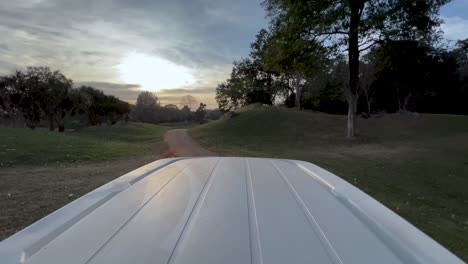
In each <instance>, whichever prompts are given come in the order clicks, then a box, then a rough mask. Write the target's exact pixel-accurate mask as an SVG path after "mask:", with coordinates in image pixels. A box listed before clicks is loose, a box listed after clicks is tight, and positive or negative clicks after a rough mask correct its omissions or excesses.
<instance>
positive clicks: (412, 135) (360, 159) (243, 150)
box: [191, 106, 468, 260]
mask: <svg viewBox="0 0 468 264" xmlns="http://www.w3.org/2000/svg"><path fill="white" fill-rule="evenodd" d="M345 125H346V117H345V116H336V115H327V114H323V113H313V112H308V111H300V112H299V111H296V110H291V109H284V108H275V107H260V106H251V107H247V108H245V109H243V110H241V111H240V112H239V115H238V116H236V117H233V118H232V119H227V120H219V121H216V122H211V123H208V124H206V125H203V126H198V127H195V128H193V129H192V130H191V134H192V136H193V137H194V138H195V139H196V140H197V141H198V142H200V144H202V145H203V146H205V147H206V148H208V149H210V150H212V151H215V152H218V153H220V154H223V155H229V156H257V157H279V158H288V159H299V160H306V161H309V162H313V163H315V164H317V165H319V166H322V167H323V168H325V169H327V170H330V171H332V172H333V173H335V174H337V175H339V176H340V177H342V178H344V179H345V180H347V181H348V182H350V183H352V184H354V185H355V186H358V187H359V188H361V189H362V190H364V191H365V192H367V193H369V194H370V195H371V196H373V197H374V198H376V199H377V200H379V201H380V202H382V203H383V204H385V205H386V206H388V207H389V208H391V209H392V210H393V211H395V212H396V213H398V214H400V215H401V216H403V217H404V218H405V219H407V220H409V221H410V222H411V223H413V224H414V225H416V226H417V227H418V228H420V229H422V230H423V231H424V232H425V233H427V234H428V235H430V236H431V237H433V238H434V239H436V240H437V241H439V242H440V243H441V244H442V245H444V246H446V247H447V248H449V249H450V250H452V251H453V252H455V253H456V254H458V255H459V256H461V257H462V258H464V259H465V260H468V210H467V208H468V117H467V116H452V115H425V114H422V115H419V116H407V115H400V114H392V115H385V116H381V117H374V118H371V119H367V120H362V119H359V120H358V130H359V134H360V136H359V137H358V138H357V139H352V140H350V139H346V138H345V134H346V133H345V128H346V127H345Z"/></svg>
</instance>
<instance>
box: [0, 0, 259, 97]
mask: <svg viewBox="0 0 468 264" xmlns="http://www.w3.org/2000/svg"><path fill="white" fill-rule="evenodd" d="M264 26H266V22H265V20H264V12H263V10H262V8H261V7H260V0H254V1H252V0H239V1H230V0H220V1H212V0H171V1H166V0H133V1H127V0H99V1H96V0H80V1H75V0H16V1H10V2H8V1H0V35H1V36H8V37H5V38H0V51H2V52H0V74H3V73H5V72H9V71H12V70H14V69H16V68H24V67H26V66H37V65H47V66H49V67H51V68H53V69H60V70H61V71H62V72H63V73H64V74H66V75H67V76H68V77H70V78H72V79H73V80H75V82H77V83H79V82H89V80H92V83H93V84H94V85H96V86H99V87H101V89H103V90H105V92H109V93H112V94H115V95H117V96H119V97H122V98H123V99H124V100H131V98H136V94H137V93H138V91H139V88H135V89H133V87H125V86H124V85H121V83H123V80H122V79H121V76H120V75H119V72H118V71H117V69H116V68H115V66H116V65H118V64H119V63H120V62H121V60H122V59H123V58H125V56H127V55H128V54H130V53H132V52H138V53H142V54H148V55H150V56H156V57H161V58H163V59H166V60H169V61H171V62H173V63H175V64H178V65H182V66H185V67H188V68H190V69H193V73H194V76H195V77H196V79H197V82H196V83H195V84H194V85H192V86H190V87H184V88H183V89H182V88H181V89H177V90H172V91H166V90H164V91H160V92H159V93H161V94H170V95H171V96H175V94H177V95H179V94H181V95H182V94H185V93H186V92H187V93H190V94H194V95H198V96H199V97H201V98H203V100H211V103H212V104H214V88H207V87H215V86H216V84H217V83H219V82H221V81H223V80H224V79H226V78H227V77H228V74H229V71H230V67H231V66H230V64H231V62H232V61H233V60H234V59H235V58H239V57H241V56H245V55H246V54H247V53H248V50H249V43H250V42H251V41H252V40H253V39H254V36H255V33H256V32H257V31H258V30H259V29H260V28H261V27H264ZM154 74H155V76H157V74H158V73H157V72H155V73H154ZM126 89H127V90H128V91H126ZM207 103H210V102H207Z"/></svg>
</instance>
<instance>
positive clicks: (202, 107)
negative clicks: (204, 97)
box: [131, 91, 221, 124]
mask: <svg viewBox="0 0 468 264" xmlns="http://www.w3.org/2000/svg"><path fill="white" fill-rule="evenodd" d="M197 103H198V101H197V99H195V97H193V96H191V95H186V96H183V97H182V98H181V100H180V104H179V105H180V106H182V107H181V108H180V109H179V107H178V106H177V105H175V104H167V105H164V106H162V105H161V103H160V100H159V98H158V96H157V95H156V93H153V92H149V91H144V92H141V93H140V94H139V95H138V97H137V101H136V105H135V107H134V109H133V111H132V114H131V118H132V120H134V121H137V122H144V123H151V124H159V123H174V122H198V123H204V122H205V121H206V120H207V119H211V120H214V119H218V118H219V117H220V116H221V112H220V111H219V110H207V109H206V104H204V103H202V102H200V103H199V104H198V108H197V109H196V110H195V111H192V108H194V107H195V106H196V105H197Z"/></svg>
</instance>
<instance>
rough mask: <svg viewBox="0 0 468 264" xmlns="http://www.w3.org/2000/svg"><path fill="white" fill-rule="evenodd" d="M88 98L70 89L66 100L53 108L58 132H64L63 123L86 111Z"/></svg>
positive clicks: (76, 90) (78, 91)
mask: <svg viewBox="0 0 468 264" xmlns="http://www.w3.org/2000/svg"><path fill="white" fill-rule="evenodd" d="M87 106H88V98H87V96H86V94H84V93H82V92H81V91H80V90H78V89H70V91H69V92H68V94H67V97H66V98H63V99H62V100H61V102H60V103H59V104H58V105H57V106H56V108H55V114H54V121H55V123H56V124H57V126H58V129H59V132H64V131H65V121H66V120H67V119H69V118H70V117H71V116H73V115H75V114H78V113H79V112H80V111H86V108H87Z"/></svg>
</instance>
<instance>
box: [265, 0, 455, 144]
mask: <svg viewBox="0 0 468 264" xmlns="http://www.w3.org/2000/svg"><path fill="white" fill-rule="evenodd" d="M449 1H450V0H373V1H371V0H298V1H292V0H264V2H263V5H264V7H265V8H266V10H267V13H268V16H269V17H270V18H272V23H273V24H279V25H281V30H283V31H285V32H287V34H288V35H292V36H296V37H293V39H312V40H316V41H319V42H321V43H324V44H326V43H329V42H332V43H334V44H335V46H336V47H343V46H344V47H346V51H347V53H348V65H349V86H348V88H347V89H346V90H347V91H346V95H347V100H348V137H354V136H355V135H356V129H355V121H356V108H357V94H358V88H359V58H360V53H361V52H362V51H363V50H366V49H369V48H370V47H372V46H373V45H374V44H375V43H377V42H378V41H382V40H387V39H416V40H419V41H430V40H431V39H433V38H434V36H435V34H434V29H435V28H436V27H437V26H438V25H439V23H440V20H439V19H438V18H437V15H438V11H439V9H440V7H441V6H442V5H444V4H445V3H447V2H449Z"/></svg>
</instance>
